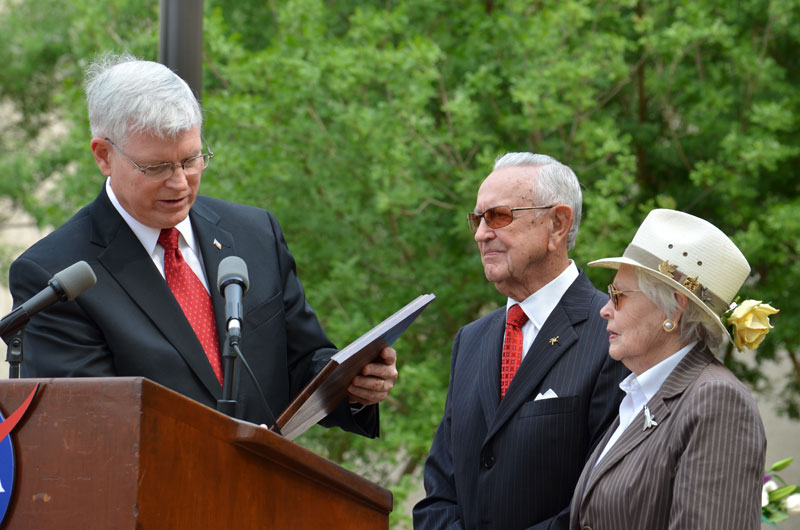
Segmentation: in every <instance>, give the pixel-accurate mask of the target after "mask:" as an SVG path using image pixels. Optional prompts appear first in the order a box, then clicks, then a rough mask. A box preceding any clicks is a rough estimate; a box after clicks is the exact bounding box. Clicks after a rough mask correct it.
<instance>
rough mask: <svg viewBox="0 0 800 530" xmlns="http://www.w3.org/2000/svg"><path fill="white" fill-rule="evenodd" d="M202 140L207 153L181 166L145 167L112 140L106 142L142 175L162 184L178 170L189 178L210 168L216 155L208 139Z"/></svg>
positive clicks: (163, 163)
mask: <svg viewBox="0 0 800 530" xmlns="http://www.w3.org/2000/svg"><path fill="white" fill-rule="evenodd" d="M201 139H202V140H203V143H204V144H205V146H206V150H208V152H207V153H200V154H199V155H196V156H190V157H189V158H187V159H186V160H184V161H183V162H181V163H180V164H175V163H174V162H161V163H160V164H152V165H149V166H145V167H142V166H140V165H139V164H137V163H136V162H134V161H133V159H132V158H131V157H130V156H128V153H126V152H125V151H123V150H122V149H120V148H119V147H118V146H117V144H115V143H114V142H112V141H111V138H106V139H105V140H106V141H107V142H108V143H110V144H111V145H112V146H113V147H114V149H116V150H117V151H119V152H120V154H122V156H124V157H125V158H126V159H128V162H130V163H131V164H133V166H134V167H135V168H136V169H138V170H139V171H140V172H141V173H142V175H144V176H145V177H147V178H149V179H152V180H155V181H159V182H160V181H162V180H167V179H168V178H170V177H171V176H172V174H173V173H175V169H176V168H181V169H183V172H184V173H186V174H187V175H189V176H196V175H198V174H199V173H201V172H202V171H203V170H204V169H205V168H207V167H208V164H209V162H210V160H211V159H212V158H213V157H214V153H212V152H211V148H210V147H209V146H208V143H207V142H206V139H205V138H202V137H201Z"/></svg>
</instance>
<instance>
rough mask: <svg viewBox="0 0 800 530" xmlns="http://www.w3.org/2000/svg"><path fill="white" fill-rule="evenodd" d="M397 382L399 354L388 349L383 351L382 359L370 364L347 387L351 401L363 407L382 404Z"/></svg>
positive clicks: (392, 349)
mask: <svg viewBox="0 0 800 530" xmlns="http://www.w3.org/2000/svg"><path fill="white" fill-rule="evenodd" d="M395 381H397V352H396V351H395V350H394V348H391V347H388V346H387V347H386V348H384V349H382V350H381V358H380V359H379V360H377V361H375V362H372V363H369V364H368V365H366V366H365V367H364V368H363V369H362V370H361V375H357V376H355V377H354V378H353V380H352V381H351V382H350V386H349V387H347V393H348V394H349V395H350V401H351V402H352V401H355V402H358V403H361V404H362V405H374V404H375V403H380V402H381V401H383V400H384V399H386V397H387V396H388V395H389V392H390V391H391V390H392V387H394V383H395Z"/></svg>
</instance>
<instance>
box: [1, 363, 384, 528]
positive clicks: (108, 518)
mask: <svg viewBox="0 0 800 530" xmlns="http://www.w3.org/2000/svg"><path fill="white" fill-rule="evenodd" d="M37 382H38V383H39V384H40V385H39V392H38V394H37V396H36V397H35V399H34V400H33V403H32V404H31V406H30V408H29V409H28V412H27V414H26V415H25V417H24V418H23V419H22V421H21V422H20V423H19V424H18V425H17V427H16V429H14V432H12V433H11V436H12V439H13V442H14V447H15V458H16V463H17V470H16V480H15V484H14V491H13V494H12V495H13V497H12V499H11V504H10V506H9V510H8V513H7V514H6V518H5V521H4V524H3V528H9V529H11V528H13V529H15V530H17V529H44V528H64V529H67V528H75V529H80V530H92V529H103V530H107V529H109V528H114V529H117V530H125V529H131V530H134V529H141V530H148V529H154V530H155V529H158V530H162V529H201V528H208V529H215V530H216V529H242V530H249V529H262V528H270V529H271V528H276V529H284V528H286V529H306V528H309V529H323V528H324V529H328V528H348V529H349V528H358V529H372V528H380V529H388V527H389V519H388V515H389V512H391V510H392V494H391V492H389V491H388V490H386V489H384V488H381V487H380V486H377V485H376V484H373V483H372V482H369V481H368V480H366V479H364V478H362V477H360V476H358V475H356V474H354V473H352V472H350V471H347V470H346V469H344V468H342V467H340V466H338V465H336V464H334V463H332V462H330V461H328V460H325V459H324V458H322V457H320V456H318V455H316V454H314V453H312V452H310V451H308V450H306V449H303V448H302V447H300V446H298V445H296V444H295V443H293V442H290V441H288V440H286V439H284V438H281V437H280V436H278V435H276V434H274V433H272V432H270V431H267V430H266V429H263V428H260V427H258V426H256V425H253V424H251V423H246V422H242V421H239V420H235V419H232V418H229V417H227V416H225V415H223V414H221V413H218V412H217V411H215V410H212V409H210V408H208V407H205V406H203V405H200V404H198V403H196V402H194V401H192V400H190V399H187V398H185V397H183V396H181V395H180V394H177V393H175V392H172V391H171V390H168V389H166V388H164V387H162V386H160V385H157V384H156V383H153V382H151V381H149V380H147V379H144V378H140V377H137V378H129V377H124V378H123V377H119V378H79V379H16V380H4V381H0V408H1V409H2V411H3V415H4V417H8V415H9V414H11V413H12V412H13V411H14V410H16V409H17V407H19V406H20V404H21V403H22V402H23V400H24V399H25V398H26V397H27V396H28V394H29V393H30V392H31V390H32V389H33V387H34V385H35V383H37Z"/></svg>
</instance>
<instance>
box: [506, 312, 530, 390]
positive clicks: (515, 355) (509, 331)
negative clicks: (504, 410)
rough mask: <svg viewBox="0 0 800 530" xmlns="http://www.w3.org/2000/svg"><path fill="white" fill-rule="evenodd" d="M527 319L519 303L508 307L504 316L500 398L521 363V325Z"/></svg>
mask: <svg viewBox="0 0 800 530" xmlns="http://www.w3.org/2000/svg"><path fill="white" fill-rule="evenodd" d="M527 321H528V315H526V314H525V312H524V311H523V310H522V308H521V307H520V306H519V304H514V305H512V306H511V307H510V308H509V309H508V316H507V317H506V339H505V342H503V360H502V362H501V363H500V399H503V397H504V396H505V395H506V390H508V385H510V384H511V380H512V379H514V374H516V373H517V368H519V365H520V364H521V363H522V326H523V325H524V324H525V322H527Z"/></svg>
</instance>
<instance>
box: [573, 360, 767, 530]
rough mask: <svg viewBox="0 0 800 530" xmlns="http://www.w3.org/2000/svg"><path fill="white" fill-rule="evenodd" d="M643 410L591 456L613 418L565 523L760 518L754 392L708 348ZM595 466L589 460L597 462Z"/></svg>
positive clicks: (726, 522) (762, 451)
mask: <svg viewBox="0 0 800 530" xmlns="http://www.w3.org/2000/svg"><path fill="white" fill-rule="evenodd" d="M647 407H648V408H649V409H650V412H651V414H652V415H653V417H654V419H655V421H656V422H657V423H658V425H657V426H655V427H650V428H649V429H646V430H645V429H644V428H643V427H644V413H640V414H639V415H638V416H637V417H635V418H634V419H633V421H632V422H631V424H630V426H628V428H627V429H626V430H625V432H624V433H623V434H622V436H621V437H620V438H619V440H617V442H616V443H615V444H614V446H613V447H612V448H611V449H610V450H609V452H608V453H607V454H606V455H605V456H604V457H603V459H602V460H600V462H599V463H597V467H594V465H595V462H597V458H598V456H600V453H601V452H602V450H603V448H604V447H605V445H606V442H607V441H608V439H609V437H610V436H611V434H612V433H613V431H614V429H616V426H617V425H619V418H617V420H616V421H615V422H614V425H613V426H612V427H611V428H610V429H609V431H608V433H606V436H604V437H603V440H602V442H601V443H600V444H599V445H598V446H597V449H595V451H594V453H593V454H592V456H591V458H590V459H589V462H587V464H586V468H585V469H584V470H583V474H582V475H581V478H580V481H579V482H578V486H577V487H576V488H575V496H574V497H573V499H572V520H571V522H570V528H571V530H580V529H583V528H586V527H588V528H592V529H594V530H625V529H630V530H641V529H645V528H646V529H647V530H658V529H661V528H663V529H667V528H669V529H670V530H699V529H703V530H715V529H719V530H723V529H724V530H732V529H736V530H739V529H753V530H756V529H758V528H761V523H760V521H761V486H762V483H763V476H764V458H765V455H766V445H767V442H766V437H765V435H764V426H763V424H762V423H761V418H760V416H759V414H758V408H757V407H756V404H755V401H754V400H753V398H752V396H751V395H750V392H749V391H748V390H747V388H746V387H745V386H744V385H743V384H742V383H741V382H740V381H739V380H738V379H736V377H735V376H734V375H733V374H732V373H731V372H730V371H728V369H727V368H725V367H724V366H723V365H722V364H720V363H719V361H717V360H716V359H715V358H714V356H713V355H712V354H711V353H710V352H709V351H708V350H707V349H703V348H695V349H694V350H692V351H691V352H689V353H688V354H687V355H686V357H684V358H683V360H682V361H681V362H680V364H678V366H676V367H675V369H674V370H673V371H672V373H671V374H670V375H669V377H667V379H666V381H664V384H663V385H662V386H661V389H659V391H658V392H657V393H656V394H655V395H654V396H653V398H652V399H650V401H649V402H648V404H647ZM593 467H594V469H593Z"/></svg>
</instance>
